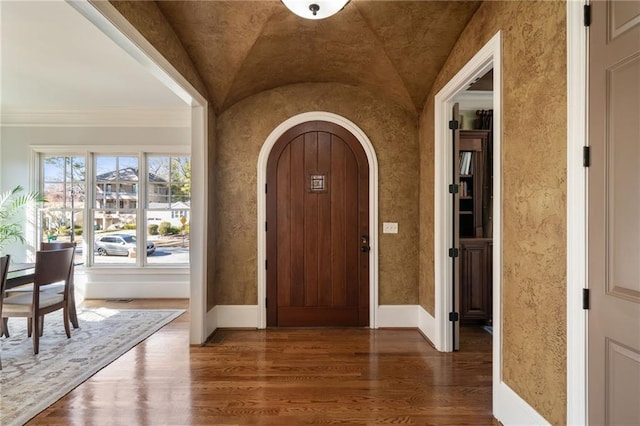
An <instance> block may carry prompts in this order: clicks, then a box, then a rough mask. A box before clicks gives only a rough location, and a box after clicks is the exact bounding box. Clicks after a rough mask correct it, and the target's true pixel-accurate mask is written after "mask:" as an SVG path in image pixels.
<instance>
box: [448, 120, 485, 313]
mask: <svg viewBox="0 0 640 426" xmlns="http://www.w3.org/2000/svg"><path fill="white" fill-rule="evenodd" d="M459 151H460V156H459V164H458V166H459V177H460V181H459V182H460V187H459V195H458V210H457V214H458V219H459V221H458V223H459V237H460V262H459V265H460V305H459V306H460V321H461V324H474V323H476V324H478V323H481V324H487V323H491V319H492V301H493V294H492V279H491V275H492V272H491V269H492V246H493V244H492V240H491V235H492V232H493V229H492V220H491V214H492V213H491V211H492V205H491V203H492V194H491V186H492V164H491V163H492V158H491V151H492V150H491V132H490V131H489V130H461V131H460V145H459Z"/></svg>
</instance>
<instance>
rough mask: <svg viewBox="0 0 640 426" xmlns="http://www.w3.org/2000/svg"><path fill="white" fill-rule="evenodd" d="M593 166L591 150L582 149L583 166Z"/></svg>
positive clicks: (584, 147) (587, 148)
mask: <svg viewBox="0 0 640 426" xmlns="http://www.w3.org/2000/svg"><path fill="white" fill-rule="evenodd" d="M590 165H591V148H590V147H588V146H583V147H582V166H583V167H589V166H590Z"/></svg>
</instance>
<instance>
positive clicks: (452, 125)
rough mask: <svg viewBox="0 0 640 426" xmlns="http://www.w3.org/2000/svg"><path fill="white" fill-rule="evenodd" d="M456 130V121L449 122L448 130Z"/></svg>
mask: <svg viewBox="0 0 640 426" xmlns="http://www.w3.org/2000/svg"><path fill="white" fill-rule="evenodd" d="M457 128H458V121H457V120H451V121H449V129H451V130H456V129H457Z"/></svg>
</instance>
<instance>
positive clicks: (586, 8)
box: [584, 4, 591, 27]
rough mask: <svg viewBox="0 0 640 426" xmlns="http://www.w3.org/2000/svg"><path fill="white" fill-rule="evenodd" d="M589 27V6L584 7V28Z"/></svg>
mask: <svg viewBox="0 0 640 426" xmlns="http://www.w3.org/2000/svg"><path fill="white" fill-rule="evenodd" d="M590 25H591V5H590V4H585V5H584V26H585V27H588V26H590Z"/></svg>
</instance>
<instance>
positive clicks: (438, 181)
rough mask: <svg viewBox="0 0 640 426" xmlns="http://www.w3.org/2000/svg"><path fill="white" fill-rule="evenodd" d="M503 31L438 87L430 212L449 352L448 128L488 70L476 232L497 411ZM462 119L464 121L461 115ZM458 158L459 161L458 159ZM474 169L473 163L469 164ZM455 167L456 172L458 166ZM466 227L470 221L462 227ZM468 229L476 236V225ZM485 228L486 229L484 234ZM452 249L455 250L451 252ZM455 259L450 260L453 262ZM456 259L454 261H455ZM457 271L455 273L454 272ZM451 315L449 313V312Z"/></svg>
mask: <svg viewBox="0 0 640 426" xmlns="http://www.w3.org/2000/svg"><path fill="white" fill-rule="evenodd" d="M501 58H502V53H501V33H500V32H498V33H497V34H496V35H495V36H494V37H493V38H492V39H491V40H489V41H488V42H487V44H486V45H485V46H484V47H483V48H482V49H480V51H479V52H478V53H477V54H476V55H475V56H474V57H473V58H472V59H471V60H470V61H469V62H468V63H467V64H466V65H465V66H464V67H463V68H462V69H461V70H460V71H459V72H458V73H457V74H456V75H455V76H454V77H453V78H452V79H451V80H450V81H449V82H448V83H447V84H446V85H445V86H444V87H443V88H442V90H441V91H440V92H439V93H438V94H437V95H436V97H435V122H434V125H435V126H434V127H435V141H436V143H435V158H434V164H435V176H434V177H435V179H434V183H435V187H434V194H435V200H434V205H435V212H434V227H435V228H434V263H435V265H434V266H435V268H434V269H435V320H436V321H435V322H436V330H435V341H434V343H435V345H436V348H437V349H438V350H440V351H445V352H451V351H453V350H454V349H455V341H454V332H455V326H456V325H458V324H459V322H458V321H450V318H451V319H455V314H453V313H454V312H458V315H459V311H457V310H455V309H454V308H457V307H459V304H455V305H454V303H456V299H455V297H454V296H455V295H454V288H453V285H454V278H455V277H454V275H455V272H454V266H457V265H454V261H455V257H453V258H452V257H449V253H450V249H453V248H458V249H459V247H456V246H455V243H456V241H455V240H456V237H457V235H455V234H454V233H453V231H452V228H453V225H454V223H453V221H454V218H453V211H454V204H453V203H452V200H451V198H452V197H451V194H450V193H449V185H450V184H452V183H453V182H451V180H452V174H453V173H454V171H455V166H453V164H457V161H456V162H454V161H453V158H454V157H453V155H454V154H453V152H452V149H451V147H452V142H453V137H454V132H452V131H451V130H450V129H449V121H450V120H451V119H452V109H453V106H454V104H455V103H456V99H457V98H459V97H460V96H461V95H462V94H463V93H464V92H466V91H467V89H468V88H469V87H470V86H471V85H473V83H475V82H476V81H479V80H480V79H481V77H483V76H485V75H486V74H487V73H488V72H489V71H490V70H493V75H492V79H491V80H492V85H493V87H492V96H491V107H490V108H485V109H491V110H492V158H493V176H492V185H491V188H492V189H491V196H492V203H491V218H492V219H491V226H490V227H489V226H487V227H486V228H487V229H486V232H485V230H484V229H482V230H481V231H480V234H481V235H483V236H487V237H490V238H491V245H492V250H491V253H492V255H491V260H490V267H491V293H492V297H491V302H490V303H491V311H492V323H491V325H492V334H493V344H492V346H493V348H492V352H493V412H494V415H498V414H499V411H500V410H499V408H500V407H499V405H500V404H501V402H500V398H501V396H500V392H499V391H500V389H501V384H502V377H501V371H502V347H501V334H500V332H501V309H500V308H501V307H500V300H501V277H502V233H501V227H502V223H501V222H502V217H501V216H502V213H501V207H502V195H501V161H500V159H501V146H500V140H501V103H502V102H501V96H502V92H501V90H502V87H501V82H502V75H501V73H502V65H501ZM463 121H464V119H463ZM456 160H457V159H456ZM472 167H473V166H472ZM458 171H459V170H458ZM466 226H468V225H466ZM470 229H471V232H473V235H474V236H475V235H476V229H475V226H472V227H471V228H470ZM487 232H488V233H487ZM451 253H454V254H455V251H454V250H452V251H451ZM452 259H453V260H452ZM455 263H457V262H455ZM458 275H459V274H458ZM450 313H452V314H451V315H450Z"/></svg>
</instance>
